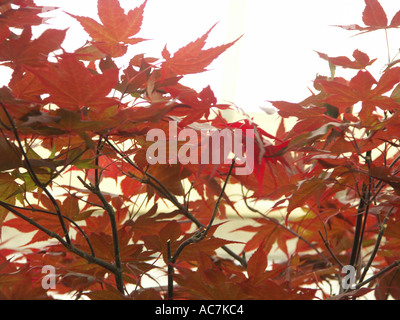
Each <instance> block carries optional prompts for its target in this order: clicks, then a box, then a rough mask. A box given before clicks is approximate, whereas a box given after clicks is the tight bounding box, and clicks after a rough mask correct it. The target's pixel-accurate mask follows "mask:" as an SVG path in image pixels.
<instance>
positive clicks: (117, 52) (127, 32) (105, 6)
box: [70, 0, 147, 57]
mask: <svg viewBox="0 0 400 320" xmlns="http://www.w3.org/2000/svg"><path fill="white" fill-rule="evenodd" d="M146 3H147V0H146V1H144V2H143V4H141V5H140V6H139V7H137V8H135V9H133V10H129V11H128V13H127V14H125V12H124V10H123V9H122V8H121V6H120V4H119V1H118V0H98V3H97V10H98V15H99V18H100V21H101V22H102V24H100V23H98V22H97V21H96V20H94V19H92V18H89V17H81V16H76V15H73V14H70V15H71V16H72V17H74V18H75V19H76V20H78V21H79V23H80V24H81V25H82V26H83V28H84V29H85V31H86V32H87V33H88V34H89V35H90V36H91V37H92V39H93V45H94V46H96V47H97V48H98V49H99V50H100V51H103V52H105V53H107V54H109V55H111V56H112V57H118V56H121V55H123V54H125V52H126V44H135V43H138V42H140V41H143V40H144V39H141V38H133V36H134V35H136V34H137V33H138V32H139V31H140V28H141V26H142V22H143V12H144V8H145V6H146Z"/></svg>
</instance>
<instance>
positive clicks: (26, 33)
mask: <svg viewBox="0 0 400 320" xmlns="http://www.w3.org/2000/svg"><path fill="white" fill-rule="evenodd" d="M66 31H67V30H55V29H48V30H45V31H44V32H43V33H42V34H41V35H40V36H39V38H37V39H35V40H31V38H32V30H31V28H30V27H27V28H24V30H23V31H22V33H21V35H20V36H19V37H18V38H16V39H10V40H7V41H4V42H3V43H1V44H0V61H6V62H7V64H9V65H10V66H12V67H13V68H17V67H19V66H21V65H26V66H31V67H37V66H39V65H41V64H42V63H43V62H46V61H47V56H48V55H49V53H50V52H53V51H55V50H57V49H59V48H60V46H61V44H62V42H63V41H64V38H65V34H66Z"/></svg>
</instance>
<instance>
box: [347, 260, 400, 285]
mask: <svg viewBox="0 0 400 320" xmlns="http://www.w3.org/2000/svg"><path fill="white" fill-rule="evenodd" d="M399 265H400V260H396V261H395V262H393V263H392V264H390V265H388V266H387V267H386V268H384V269H382V270H381V271H379V272H377V273H375V274H374V275H373V276H371V277H369V278H368V279H367V280H364V281H362V282H360V283H357V284H356V285H355V287H354V288H355V289H359V288H361V287H363V286H365V285H366V284H368V283H370V282H371V281H373V280H375V279H376V278H379V277H380V276H382V275H383V274H385V273H386V272H388V271H390V270H392V269H393V268H395V267H397V266H399Z"/></svg>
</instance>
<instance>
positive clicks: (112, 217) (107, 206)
mask: <svg viewBox="0 0 400 320" xmlns="http://www.w3.org/2000/svg"><path fill="white" fill-rule="evenodd" d="M78 180H79V181H80V182H81V183H82V184H83V185H84V187H85V188H86V189H88V190H89V191H90V192H92V193H93V194H94V195H96V196H97V197H98V198H99V200H100V201H101V203H102V204H103V209H104V210H105V211H106V212H107V214H108V216H109V219H110V224H111V231H112V239H113V247H114V259H115V266H116V271H115V273H114V276H115V282H116V284H117V288H118V290H119V291H120V292H121V293H122V294H123V293H124V292H125V289H124V284H123V279H122V263H121V254H120V248H119V243H118V226H117V221H116V219H115V211H114V208H113V207H112V206H111V205H110V204H109V203H108V202H107V200H106V198H104V195H103V193H102V192H101V190H100V188H99V187H96V186H92V185H88V184H87V183H86V182H85V181H84V180H83V179H82V178H81V177H79V176H78Z"/></svg>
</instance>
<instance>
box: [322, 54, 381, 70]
mask: <svg viewBox="0 0 400 320" xmlns="http://www.w3.org/2000/svg"><path fill="white" fill-rule="evenodd" d="M317 53H318V55H319V56H320V58H322V59H325V60H327V61H329V62H330V63H332V64H334V65H335V66H341V67H343V68H350V69H365V68H366V67H367V66H370V65H371V64H372V63H374V62H375V61H376V59H373V60H370V59H369V57H368V55H367V54H366V53H364V52H362V51H360V50H355V51H354V52H353V57H354V59H355V60H354V61H351V60H350V59H349V58H348V57H345V56H340V57H329V56H328V55H326V54H325V53H321V52H317Z"/></svg>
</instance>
